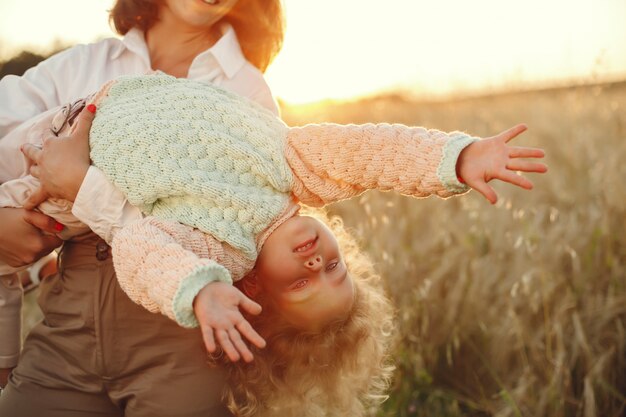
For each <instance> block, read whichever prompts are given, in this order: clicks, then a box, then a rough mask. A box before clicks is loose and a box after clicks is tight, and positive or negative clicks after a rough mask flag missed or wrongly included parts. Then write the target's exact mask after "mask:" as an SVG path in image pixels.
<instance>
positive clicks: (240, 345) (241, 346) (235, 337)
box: [228, 328, 254, 362]
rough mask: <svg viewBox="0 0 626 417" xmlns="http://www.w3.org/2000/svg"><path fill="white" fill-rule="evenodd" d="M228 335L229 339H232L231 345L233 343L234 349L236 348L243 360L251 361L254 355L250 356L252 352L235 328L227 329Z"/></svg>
mask: <svg viewBox="0 0 626 417" xmlns="http://www.w3.org/2000/svg"><path fill="white" fill-rule="evenodd" d="M228 335H229V336H230V340H231V341H232V343H233V345H235V349H237V351H238V352H239V354H241V357H242V358H243V360H244V361H246V362H252V360H253V359H254V356H252V352H250V349H248V346H246V344H245V343H244V341H243V340H242V339H241V335H240V334H239V332H238V331H237V329H235V328H232V329H230V330H229V331H228Z"/></svg>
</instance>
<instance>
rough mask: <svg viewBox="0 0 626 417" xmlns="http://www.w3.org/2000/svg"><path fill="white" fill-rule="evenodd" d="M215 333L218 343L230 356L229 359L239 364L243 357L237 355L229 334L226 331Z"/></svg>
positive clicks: (221, 330)
mask: <svg viewBox="0 0 626 417" xmlns="http://www.w3.org/2000/svg"><path fill="white" fill-rule="evenodd" d="M215 333H216V337H217V341H218V342H219V343H220V346H222V349H223V350H224V353H226V356H228V359H230V360H231V361H232V362H237V361H238V360H239V359H240V358H241V357H240V356H239V353H237V349H235V347H234V346H233V344H232V342H231V341H230V336H229V334H228V332H227V331H226V330H223V329H220V330H216V331H215Z"/></svg>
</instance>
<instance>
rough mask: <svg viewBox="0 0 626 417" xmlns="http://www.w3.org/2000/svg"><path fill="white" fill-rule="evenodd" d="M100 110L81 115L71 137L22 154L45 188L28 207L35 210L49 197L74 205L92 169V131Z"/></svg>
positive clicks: (88, 108)
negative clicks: (90, 131)
mask: <svg viewBox="0 0 626 417" xmlns="http://www.w3.org/2000/svg"><path fill="white" fill-rule="evenodd" d="M95 111H96V108H95V106H94V105H89V106H86V107H85V108H84V109H83V110H82V111H81V112H80V114H79V115H78V117H77V119H76V124H75V125H74V126H73V128H72V131H71V133H70V134H69V136H65V137H55V136H53V135H52V134H51V136H50V137H47V138H44V141H43V147H42V148H41V149H40V148H38V147H36V146H34V145H31V144H25V145H24V146H22V152H23V153H24V155H25V156H26V158H28V159H29V161H30V162H31V163H32V165H31V167H30V173H31V175H33V176H34V177H35V178H37V179H39V181H40V182H41V185H40V187H39V189H38V190H36V191H35V192H34V193H33V194H32V195H31V196H30V198H29V199H28V201H27V202H26V204H24V207H25V208H27V209H32V208H34V207H36V206H38V205H39V203H41V202H42V201H45V200H46V199H47V198H49V197H55V198H63V199H65V200H69V201H74V200H75V199H76V195H77V194H78V190H79V189H80V186H81V184H82V183H83V179H84V178H85V175H86V174H87V170H88V169H89V164H90V159H89V129H91V123H92V122H93V119H94V113H95Z"/></svg>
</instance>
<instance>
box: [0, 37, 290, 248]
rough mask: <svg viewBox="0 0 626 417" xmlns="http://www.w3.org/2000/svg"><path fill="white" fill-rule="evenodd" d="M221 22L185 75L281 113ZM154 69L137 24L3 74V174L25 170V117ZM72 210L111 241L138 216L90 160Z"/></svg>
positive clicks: (0, 150)
mask: <svg viewBox="0 0 626 417" xmlns="http://www.w3.org/2000/svg"><path fill="white" fill-rule="evenodd" d="M222 29H223V35H222V37H221V38H220V40H219V41H218V42H217V43H216V44H215V45H213V46H212V47H211V48H209V49H208V50H206V51H204V52H203V53H201V54H199V55H198V56H196V58H195V59H194V61H193V62H192V64H191V67H190V69H189V73H188V78H191V79H194V80H200V81H206V82H209V83H212V84H215V85H219V86H222V87H223V88H226V89H229V90H231V91H233V92H235V93H238V94H240V95H242V96H244V97H248V98H250V99H252V100H255V101H257V102H258V103H260V104H262V105H263V106H265V107H267V108H269V109H270V110H271V111H273V112H274V113H276V114H278V107H277V105H276V102H275V100H274V98H273V97H272V94H271V91H270V89H269V87H268V85H267V83H266V82H265V79H264V78H263V74H262V73H261V72H260V71H259V70H258V69H257V68H256V67H254V66H253V65H252V64H251V63H250V62H248V61H247V60H246V59H245V57H244V55H243V53H242V52H241V48H240V46H239V42H238V41H237V36H236V34H235V31H234V30H233V28H232V27H230V26H228V25H225V26H224V27H223V28H222ZM149 71H151V67H150V59H149V55H148V48H147V45H146V42H145V40H144V35H143V32H141V31H139V30H136V29H133V30H131V31H129V32H128V33H127V34H126V36H125V37H124V38H123V39H115V38H110V39H104V40H102V41H100V42H97V43H93V44H89V45H77V46H74V47H72V48H70V49H67V50H65V51H63V52H60V53H58V54H57V55H55V56H53V57H51V58H49V59H47V60H45V61H43V62H41V63H40V64H39V65H37V66H36V67H34V68H31V69H29V70H28V71H26V73H25V74H24V75H23V76H21V77H17V76H12V75H8V76H5V77H4V78H3V79H2V80H0V182H3V181H7V180H8V179H12V178H17V177H19V176H21V175H23V174H24V169H25V164H24V159H23V157H22V155H21V153H20V151H19V146H20V145H21V144H22V143H23V141H24V139H25V135H23V134H22V133H23V130H24V129H25V126H24V125H21V126H20V124H22V122H24V121H27V120H29V119H31V118H33V117H35V116H38V115H40V114H41V113H43V112H45V111H47V110H49V109H52V108H55V107H57V106H59V105H63V104H66V103H69V102H71V101H73V100H75V99H77V98H80V97H85V96H87V95H89V94H91V93H93V92H95V91H97V90H98V89H99V88H100V86H102V85H103V84H104V83H106V82H107V81H109V80H111V79H114V78H116V77H118V76H120V75H125V74H144V73H147V72H149ZM25 125H30V123H26V124H25ZM72 212H73V213H74V215H75V216H76V217H77V218H78V219H80V220H81V221H83V222H84V223H85V224H87V225H88V226H89V227H90V228H91V229H92V230H93V231H94V232H95V233H96V234H98V235H100V236H101V237H102V238H103V239H105V240H106V241H107V242H110V241H111V239H112V237H113V235H114V233H115V231H117V230H118V229H119V228H121V227H122V226H124V225H125V224H127V223H129V222H131V221H133V220H136V219H138V218H140V217H141V213H140V212H139V210H138V209H136V208H135V207H133V206H131V205H130V204H128V203H127V201H126V198H125V197H124V196H123V195H122V194H121V192H120V191H119V190H117V189H116V188H115V187H113V185H112V184H111V183H109V182H108V181H107V180H106V179H105V177H104V175H103V174H102V172H100V171H99V170H98V169H97V168H95V167H93V166H92V167H90V168H89V171H88V172H87V176H86V177H85V180H84V181H83V184H82V186H81V188H80V191H79V193H78V195H77V197H76V201H75V202H74V208H73V210H72Z"/></svg>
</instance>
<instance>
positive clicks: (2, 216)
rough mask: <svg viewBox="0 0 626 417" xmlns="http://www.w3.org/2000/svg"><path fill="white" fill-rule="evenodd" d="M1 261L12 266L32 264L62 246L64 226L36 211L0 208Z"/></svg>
mask: <svg viewBox="0 0 626 417" xmlns="http://www.w3.org/2000/svg"><path fill="white" fill-rule="evenodd" d="M0 230H2V233H0V260H2V261H4V262H6V263H7V264H8V265H10V266H12V267H20V266H24V265H28V264H31V263H33V262H35V261H36V260H38V259H39V258H41V257H42V256H44V255H47V254H48V253H50V252H52V251H53V250H54V249H55V248H57V247H59V246H61V243H63V241H62V240H61V239H59V238H58V237H56V236H55V235H54V234H55V233H58V232H60V231H61V230H63V226H62V225H61V224H60V223H58V222H57V221H56V220H54V219H53V218H52V217H48V216H46V215H45V214H41V213H39V212H37V211H29V210H24V209H19V208H0Z"/></svg>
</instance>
